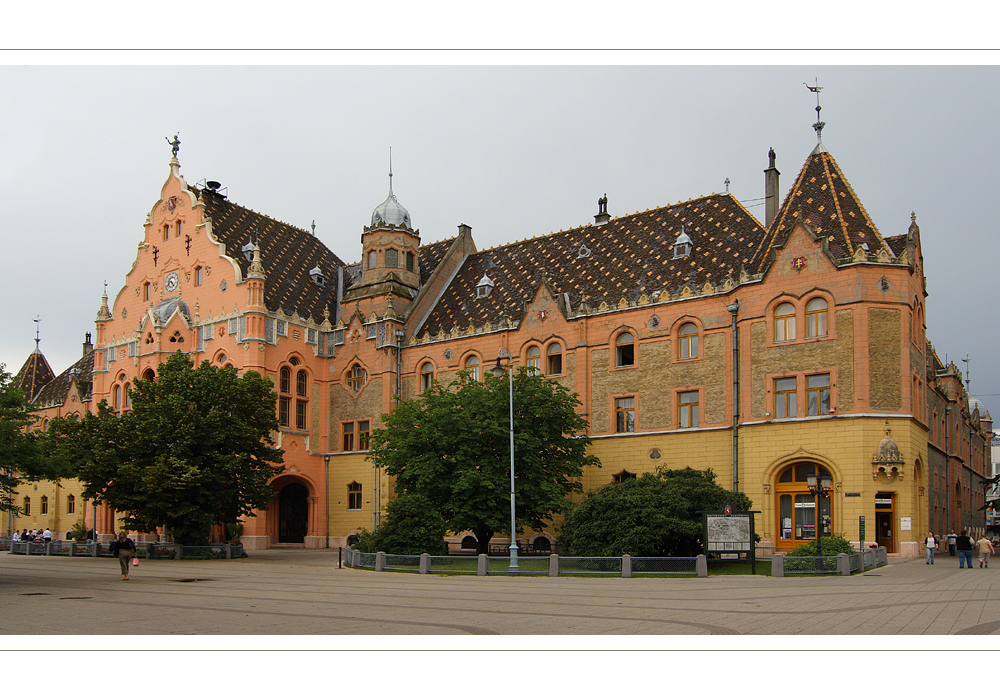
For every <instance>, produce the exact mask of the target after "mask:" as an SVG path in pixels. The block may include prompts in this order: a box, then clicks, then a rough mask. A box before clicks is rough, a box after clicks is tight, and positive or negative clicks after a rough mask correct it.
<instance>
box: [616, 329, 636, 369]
mask: <svg viewBox="0 0 1000 700" xmlns="http://www.w3.org/2000/svg"><path fill="white" fill-rule="evenodd" d="M634 365H635V338H633V337H632V334H631V333H622V334H621V335H619V336H618V339H617V340H616V341H615V366H616V367H632V366H634Z"/></svg>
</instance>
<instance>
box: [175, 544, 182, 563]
mask: <svg viewBox="0 0 1000 700" xmlns="http://www.w3.org/2000/svg"><path fill="white" fill-rule="evenodd" d="M183 550H184V547H183V546H182V545H181V544H180V542H178V543H177V544H175V545H174V559H175V560H176V561H180V558H181V555H182V554H183V553H184V552H183Z"/></svg>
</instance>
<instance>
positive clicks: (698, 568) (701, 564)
mask: <svg viewBox="0 0 1000 700" xmlns="http://www.w3.org/2000/svg"><path fill="white" fill-rule="evenodd" d="M694 572H695V573H696V574H698V578H708V557H706V556H705V555H704V554H699V555H698V556H697V557H695V560H694Z"/></svg>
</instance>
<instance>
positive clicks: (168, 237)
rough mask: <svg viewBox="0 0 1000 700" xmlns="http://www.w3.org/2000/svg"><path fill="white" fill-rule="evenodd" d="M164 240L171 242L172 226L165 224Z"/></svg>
mask: <svg viewBox="0 0 1000 700" xmlns="http://www.w3.org/2000/svg"><path fill="white" fill-rule="evenodd" d="M163 240H165V241H167V240H170V224H163Z"/></svg>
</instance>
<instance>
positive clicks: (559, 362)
mask: <svg viewBox="0 0 1000 700" xmlns="http://www.w3.org/2000/svg"><path fill="white" fill-rule="evenodd" d="M547 355H548V357H547V359H548V362H547V365H548V367H547V369H548V371H547V372H546V374H548V375H549V376H553V375H558V374H562V373H563V357H562V345H560V344H559V343H552V344H551V345H549V349H548V352H547ZM547 541H548V540H546V542H547Z"/></svg>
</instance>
